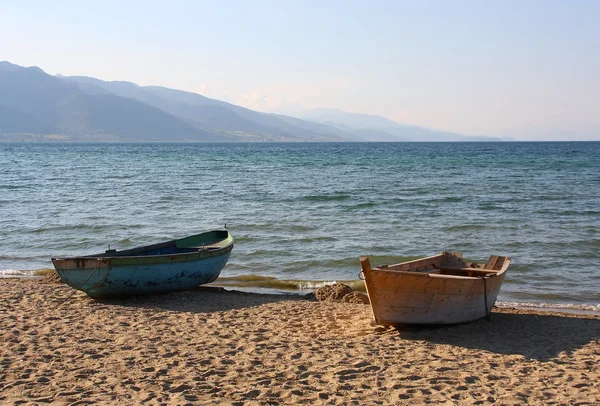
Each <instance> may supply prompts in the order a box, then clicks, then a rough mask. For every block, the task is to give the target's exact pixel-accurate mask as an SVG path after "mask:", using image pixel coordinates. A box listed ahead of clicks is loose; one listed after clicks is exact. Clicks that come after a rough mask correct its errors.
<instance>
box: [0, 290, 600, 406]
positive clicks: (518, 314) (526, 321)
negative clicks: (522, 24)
mask: <svg viewBox="0 0 600 406" xmlns="http://www.w3.org/2000/svg"><path fill="white" fill-rule="evenodd" d="M0 300H1V301H2V303H3V306H4V311H3V312H0V352H1V353H2V354H3V358H2V362H1V363H0V403H20V402H23V403H48V402H51V403H58V404H71V403H77V404H92V403H112V404H115V403H119V404H158V403H167V404H231V405H263V404H299V403H310V404H334V405H338V404H339V405H342V404H343V405H346V404H354V405H362V404H382V405H387V404H394V405H397V404H422V403H427V402H431V403H444V404H458V405H470V404H493V403H495V404H506V405H508V404H511V405H512V404H565V403H567V404H572V403H577V402H580V403H582V404H583V403H585V402H587V403H590V404H594V403H598V402H600V393H598V391H597V390H595V389H593V388H594V387H596V384H597V382H598V380H599V379H600V366H599V365H598V362H597V360H598V358H599V357H600V316H591V315H573V314H568V313H562V312H561V313H555V312H545V311H543V312H542V311H537V310H535V311H532V310H519V309H506V308H494V309H493V311H492V317H491V321H489V322H488V321H486V320H479V321H475V322H472V323H468V324H462V325H455V326H440V327H426V328H425V327H406V328H402V327H401V328H388V327H382V326H376V325H374V323H373V322H372V318H371V310H370V306H368V305H364V304H352V303H331V302H316V301H310V300H307V299H306V298H302V297H300V296H294V295H270V294H257V293H246V292H240V291H230V290H226V289H220V288H216V287H209V286H207V287H199V288H198V289H194V290H192V291H183V292H176V293H169V294H162V295H153V296H137V297H128V298H122V299H105V300H94V299H91V298H89V297H88V296H86V295H85V294H84V293H83V292H79V291H76V290H74V289H72V288H69V287H68V286H66V285H62V284H48V283H44V282H42V281H39V280H31V279H21V278H13V279H0Z"/></svg>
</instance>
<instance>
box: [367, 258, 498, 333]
mask: <svg viewBox="0 0 600 406" xmlns="http://www.w3.org/2000/svg"><path fill="white" fill-rule="evenodd" d="M360 263H361V267H362V275H363V276H364V280H365V285H366V288H367V293H368V295H369V300H370V301H371V308H372V310H373V317H374V318H375V322H376V323H377V324H380V325H401V324H458V323H466V322H470V321H473V320H477V319H480V318H483V317H486V316H489V313H490V311H491V309H492V307H493V306H494V303H496V298H497V297H498V292H500V286H501V285H502V282H503V281H504V276H505V275H506V270H507V269H508V266H509V265H510V258H508V257H502V256H496V255H492V256H491V257H490V258H489V260H488V261H487V263H486V264H477V263H469V264H467V263H466V262H465V261H464V260H463V257H462V254H461V253H460V252H445V251H444V252H442V253H441V254H440V255H435V256H432V257H428V258H423V259H418V260H415V261H409V262H403V263H400V264H395V265H381V266H378V267H375V268H371V264H370V261H369V258H368V257H361V258H360Z"/></svg>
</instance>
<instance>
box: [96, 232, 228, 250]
mask: <svg viewBox="0 0 600 406" xmlns="http://www.w3.org/2000/svg"><path fill="white" fill-rule="evenodd" d="M232 242H233V237H231V234H229V232H228V231H227V230H214V231H209V232H206V233H202V234H197V235H192V236H190V237H185V238H181V239H178V240H172V241H168V242H164V243H159V244H153V245H148V246H144V247H138V248H132V249H129V250H122V251H116V250H107V251H106V252H104V253H102V254H99V255H89V257H138V256H153V255H174V254H186V253H193V252H197V251H198V250H199V249H202V248H206V249H208V250H215V249H220V248H224V247H226V246H228V245H229V244H231V243H232Z"/></svg>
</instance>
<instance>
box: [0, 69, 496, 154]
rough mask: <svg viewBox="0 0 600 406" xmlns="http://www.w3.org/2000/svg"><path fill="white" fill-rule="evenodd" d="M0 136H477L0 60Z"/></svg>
mask: <svg viewBox="0 0 600 406" xmlns="http://www.w3.org/2000/svg"><path fill="white" fill-rule="evenodd" d="M0 140H4V141H52V140H56V141H58V140H61V141H76V142H85V141H93V142H102V141H121V142H200V141H210V142H227V141H249V142H263V141H271V142H309V141H310V142H319V141H320V142H323V141H335V142H343V141H480V140H499V139H497V138H491V137H468V136H464V135H460V134H455V133H450V132H444V131H435V130H430V129H427V128H422V127H418V126H410V125H404V124H399V123H396V122H394V121H391V120H388V119H386V118H383V117H380V116H372V115H364V114H353V113H346V112H343V111H341V110H333V109H314V110H308V111H304V112H302V113H301V115H300V117H299V118H297V117H292V116H288V115H282V114H271V113H261V112H257V111H253V110H249V109H247V108H244V107H241V106H236V105H234V104H231V103H226V102H223V101H219V100H215V99H210V98H208V97H205V96H202V95H200V94H197V93H191V92H185V91H181V90H175V89H169V88H166V87H160V86H139V85H137V84H135V83H131V82H120V81H112V82H108V81H103V80H100V79H96V78H92V77H85V76H61V75H57V76H53V75H49V74H47V73H45V72H44V71H43V70H41V69H40V68H38V67H27V68H26V67H22V66H18V65H14V64H12V63H9V62H0Z"/></svg>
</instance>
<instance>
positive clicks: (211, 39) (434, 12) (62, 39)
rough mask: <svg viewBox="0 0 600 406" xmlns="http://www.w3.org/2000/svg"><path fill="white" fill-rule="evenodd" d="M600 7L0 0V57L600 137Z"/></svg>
mask: <svg viewBox="0 0 600 406" xmlns="http://www.w3.org/2000/svg"><path fill="white" fill-rule="evenodd" d="M599 19H600V0H589V1H584V0H559V1H550V0H544V1H533V0H516V1H509V0H502V1H500V0H498V1H486V0H481V1H459V0H454V1H453V0H443V1H410V2H409V1H401V0H396V1H377V0H370V1H367V0H365V1H350V0H346V1H336V0H317V1H311V0H278V1H251V0H247V1H227V0H216V1H177V0H171V1H162V2H158V1H150V0H147V1H133V0H123V1H108V0H97V1H86V0H77V1H60V0H56V1H28V0H18V1H17V0H15V1H12V0H0V60H7V61H10V62H12V63H15V64H18V65H24V66H32V65H35V66H39V67H40V68H42V69H43V70H45V71H46V72H48V73H50V74H57V73H61V74H63V75H85V76H93V77H97V78H100V79H104V80H127V81H133V82H136V83H138V84H142V85H150V84H152V85H162V86H167V87H172V88H177V89H182V90H188V91H193V92H197V93H201V94H203V95H205V96H207V97H212V98H216V99H220V100H225V101H229V102H232V103H235V104H239V105H242V106H245V107H249V108H252V109H255V110H259V111H277V112H290V111H297V110H298V109H301V108H304V109H306V108H314V107H326V108H339V109H342V110H345V111H349V112H355V113H366V114H378V115H382V116H385V117H387V118H390V119H392V120H395V121H398V122H401V123H406V124H415V125H421V126H425V127H430V128H435V129H441V130H447V131H454V132H459V133H463V134H469V135H476V134H485V135H510V136H516V137H519V138H523V139H525V136H527V137H528V139H534V138H533V137H534V136H536V135H544V138H546V139H558V138H561V139H600V78H599V75H600V23H599V21H600V20H599Z"/></svg>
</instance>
